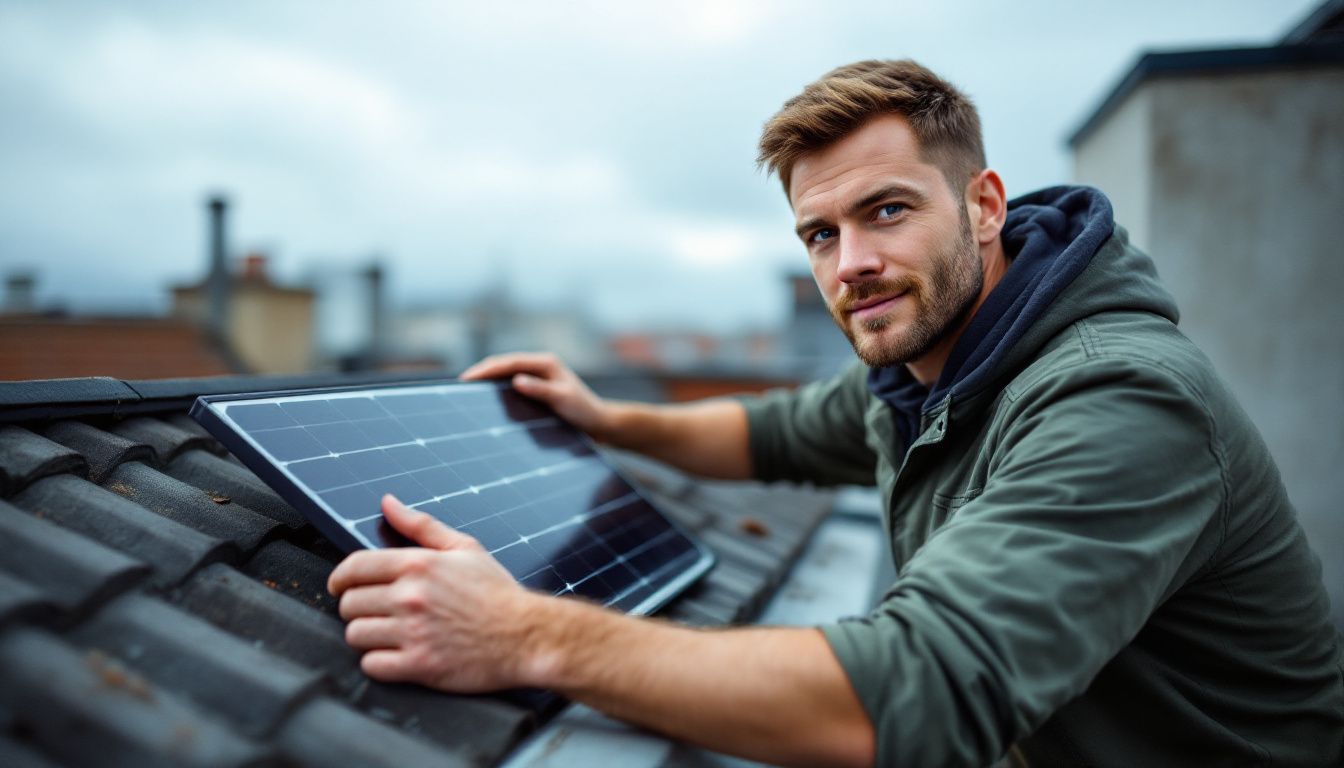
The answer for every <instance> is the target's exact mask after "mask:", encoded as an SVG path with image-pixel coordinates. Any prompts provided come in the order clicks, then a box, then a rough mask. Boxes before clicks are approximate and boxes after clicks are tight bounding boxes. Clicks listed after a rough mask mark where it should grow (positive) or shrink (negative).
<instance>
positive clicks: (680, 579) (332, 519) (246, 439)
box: [190, 380, 715, 614]
mask: <svg viewBox="0 0 1344 768" xmlns="http://www.w3.org/2000/svg"><path fill="white" fill-rule="evenodd" d="M480 390H492V391H495V392H496V393H497V395H499V397H500V398H501V399H502V400H503V399H506V398H508V397H512V398H514V399H515V402H525V403H527V404H528V407H529V409H530V410H531V411H532V412H533V413H537V414H541V417H540V418H539V419H530V420H527V421H521V422H520V421H515V420H512V419H510V418H508V417H506V418H505V419H504V420H502V421H501V423H500V424H495V425H491V426H486V427H481V428H480V429H477V430H475V431H473V432H470V433H466V432H459V433H448V434H445V435H442V436H440V437H439V438H431V439H437V440H444V439H449V438H462V437H466V436H470V435H475V434H478V433H481V432H486V433H490V434H491V435H493V436H498V435H499V434H502V432H500V430H505V429H513V428H514V427H515V426H522V428H523V429H527V428H528V427H527V426H524V425H529V424H530V425H532V426H534V427H535V426H538V422H539V421H540V419H546V420H547V421H548V423H547V424H545V425H544V426H545V427H547V428H555V429H559V430H561V431H562V432H563V434H564V435H565V436H566V437H568V438H571V439H572V440H573V441H574V442H576V443H579V444H580V445H582V446H583V448H584V450H585V451H586V452H587V453H585V454H584V456H591V458H592V460H593V461H594V462H597V463H598V464H599V465H600V466H601V467H602V468H603V469H604V470H605V471H606V472H607V473H608V474H609V477H610V478H611V479H614V480H615V481H616V482H617V483H619V484H620V486H622V487H623V490H624V491H625V492H624V493H622V494H621V495H620V496H619V497H618V498H615V499H613V500H611V501H608V502H606V503H605V504H603V505H599V507H598V509H601V508H602V507H603V506H609V505H610V504H612V503H614V502H616V501H621V500H628V501H627V503H624V504H621V505H620V506H619V507H613V509H619V508H622V507H625V506H628V505H631V504H636V505H637V504H642V505H643V506H644V507H646V508H647V510H648V513H649V514H652V515H654V516H656V517H655V518H654V519H656V520H657V521H658V522H660V523H661V524H663V525H665V526H666V527H667V528H669V529H670V530H671V531H673V532H675V533H676V534H677V536H679V537H680V538H681V539H684V540H685V542H686V544H687V545H688V547H687V549H686V554H682V555H679V556H678V557H676V558H674V559H672V560H670V561H669V563H668V564H667V565H668V566H671V565H672V564H674V563H678V562H684V563H685V564H684V565H681V566H679V567H677V568H670V567H664V568H663V569H661V570H655V571H654V572H653V574H652V576H651V578H650V576H648V575H645V574H643V573H642V572H640V571H637V570H635V568H633V567H632V566H631V567H629V570H631V571H634V572H635V573H637V574H638V575H639V576H640V581H639V582H638V583H636V584H634V585H632V586H628V587H626V588H623V589H622V590H621V591H620V592H618V593H617V594H615V595H612V596H611V598H610V599H602V600H599V602H602V603H604V604H605V605H608V606H609V607H612V608H616V609H620V610H623V611H625V612H627V613H631V614H647V613H652V612H653V611H655V610H657V609H658V608H659V607H661V606H662V605H664V604H665V603H667V601H669V600H671V599H672V598H673V597H675V596H676V595H677V594H679V593H680V592H681V591H683V590H684V589H686V588H687V587H689V586H690V585H691V584H692V583H694V582H695V580H696V579H698V578H700V577H701V576H702V575H704V574H705V573H706V572H707V571H708V570H709V569H710V568H711V567H713V565H714V560H715V558H714V554H713V553H712V552H710V551H709V550H708V549H706V548H705V547H704V545H703V544H701V543H700V542H698V541H697V540H696V539H695V538H693V537H692V536H690V535H689V534H687V533H686V532H685V531H683V530H682V529H681V527H680V526H678V525H677V523H676V522H675V521H673V520H671V519H669V518H668V517H667V516H666V515H664V514H663V513H662V512H661V511H659V510H658V509H657V507H655V506H654V505H653V504H652V503H651V502H650V501H649V500H648V499H647V498H646V497H645V496H644V495H643V494H642V493H640V491H639V489H638V487H636V486H635V485H634V484H633V483H631V482H630V481H629V480H628V479H627V478H625V477H624V476H623V475H622V474H621V473H620V472H618V471H617V470H616V469H615V468H614V467H612V466H611V464H610V463H609V462H608V461H607V460H606V458H605V457H603V456H602V454H601V453H599V452H597V451H596V450H595V447H594V445H593V442H592V440H591V439H590V438H589V437H588V436H587V435H585V434H584V433H583V432H581V431H579V430H577V429H575V428H574V427H573V426H571V425H570V424H568V423H567V422H565V421H564V420H563V419H561V418H560V417H559V416H558V415H556V414H555V412H554V411H552V410H551V409H549V408H548V407H546V406H545V405H544V404H542V403H539V402H538V401H535V400H531V399H530V398H527V397H525V396H523V395H521V394H518V393H517V392H516V391H515V390H513V388H512V387H511V386H509V385H508V384H507V383H501V382H461V381H458V380H445V381H439V382H416V383H413V384H405V383H403V384H395V383H393V384H380V385H363V386H350V387H329V388H320V389H299V390H283V391H273V392H253V393H241V394H230V395H206V396H201V397H198V398H197V399H196V402H195V403H194V404H193V405H192V407H191V412H190V413H191V416H192V418H194V419H195V420H196V421H197V422H198V423H200V424H201V425H202V426H203V427H205V429H206V430H207V431H209V432H210V434H212V435H213V436H214V437H215V438H216V439H218V440H219V441H220V442H221V443H223V444H224V446H225V447H226V448H228V449H229V450H230V451H231V452H232V453H233V455H234V456H236V457H237V458H238V459H239V460H240V461H242V463H243V464H244V465H245V466H247V467H248V468H249V469H250V470H252V472H253V473H254V474H256V475H257V476H258V477H260V478H261V479H262V480H263V481H264V482H265V483H266V484H267V485H269V486H270V487H271V488H272V489H274V490H275V491H276V492H277V493H279V494H280V496H281V497H283V498H284V499H285V500H286V501H288V502H289V503H290V504H291V505H292V506H294V508H295V509H297V510H299V511H300V512H301V513H302V514H303V515H304V517H306V518H307V519H308V520H309V521H310V522H311V523H312V524H313V525H314V526H315V527H316V528H317V529H318V530H319V531H320V532H321V533H322V534H323V535H325V536H326V537H327V538H328V539H330V540H331V541H332V542H333V543H335V544H336V545H337V546H338V547H340V548H341V549H343V550H345V551H347V552H350V551H354V550H356V549H361V548H370V547H382V546H395V545H396V542H395V540H396V539H398V538H400V537H398V536H396V534H395V532H390V531H389V529H388V526H387V524H386V523H381V524H380V528H381V530H380V532H379V537H380V538H381V539H382V540H381V541H374V540H373V539H372V538H370V536H369V535H368V534H367V533H366V532H364V531H362V530H360V529H359V528H357V526H359V525H361V524H366V523H369V522H370V521H371V520H377V519H379V518H381V512H379V511H378V508H377V504H376V503H375V504H373V505H372V513H371V515H370V517H369V518H363V519H360V520H350V519H348V518H346V516H344V515H342V514H340V513H338V512H336V511H335V510H334V509H332V508H331V506H330V505H329V504H328V503H327V502H326V501H324V500H323V499H322V497H321V495H320V492H319V491H317V490H315V489H314V488H313V487H312V486H310V485H309V484H308V483H306V482H304V481H303V480H302V479H300V478H299V477H297V476H296V475H295V474H294V473H293V472H292V471H291V470H290V469H289V468H288V466H287V464H288V463H300V462H301V461H302V460H300V459H293V460H291V461H286V460H285V459H281V458H278V457H276V456H275V455H274V453H272V451H270V450H268V449H266V448H265V447H263V446H262V445H261V444H260V443H258V442H257V440H256V439H255V438H254V437H253V436H252V435H251V434H250V433H249V432H248V430H247V428H246V427H245V426H243V425H240V424H239V423H238V422H237V421H236V420H235V419H234V418H233V417H232V416H230V415H229V410H230V408H232V407H235V406H239V405H251V404H269V403H275V404H277V405H278V404H279V403H281V402H290V403H292V402H302V401H322V402H327V401H330V400H351V399H354V398H357V397H366V396H367V397H372V396H374V395H377V394H380V393H381V394H383V395H388V394H389V393H391V392H393V391H404V392H405V393H406V394H415V393H423V394H430V393H440V394H443V393H447V392H457V393H461V392H465V391H480ZM505 393H507V394H505ZM506 407H507V406H506ZM239 415H240V416H241V414H239ZM352 420H353V419H350V420H347V421H346V422H345V423H346V424H347V428H348V425H349V423H350V421H352ZM333 423H340V422H333ZM296 424H297V422H296ZM310 426H312V425H310ZM413 442H415V443H418V444H419V445H421V446H423V445H424V444H425V442H426V440H425V439H424V438H417V439H415V440H414V441H413ZM377 447H383V446H377ZM328 450H329V449H328ZM326 455H329V456H332V457H338V456H339V455H340V454H337V453H334V452H333V453H329V454H326ZM322 457H323V455H317V456H311V457H308V460H312V459H316V458H322ZM539 471H541V472H542V473H543V474H544V473H545V470H544V469H541V470H539ZM403 474H409V472H405V473H403ZM467 490H469V491H471V492H473V493H474V492H476V488H475V487H474V486H473V487H469V488H468V489H463V491H460V493H462V492H465V491H467ZM454 495H456V494H454ZM443 498H447V497H444V496H436V497H435V498H434V499H427V500H425V501H426V502H429V501H434V502H439V501H440V500H442V499H443ZM403 501H405V500H403ZM429 511H430V512H431V514H433V513H434V512H433V510H429ZM435 516H436V517H440V515H437V514H436V515H435ZM496 517H497V515H496ZM560 521H561V522H570V521H571V519H570V518H561V520H560ZM552 527H555V526H552ZM627 527H628V526H627ZM547 530H550V528H547V529H544V530H542V531H538V532H536V533H534V534H531V536H532V537H533V538H536V537H537V536H540V535H542V534H544V533H545V532H546V531H547ZM621 530H622V531H625V530H626V528H622V529H621ZM520 535H522V536H523V537H524V538H522V539H521V542H522V543H527V542H529V541H530V539H529V538H527V536H528V534H520ZM625 535H630V534H629V532H627V533H626V534H625ZM661 535H666V534H661ZM478 538H479V537H478ZM602 541H603V542H606V539H602ZM402 543H404V541H403V542H402ZM483 543H484V542H483ZM487 549H489V547H488V546H487ZM650 549H651V547H650ZM632 551H633V550H632ZM613 552H614V550H613ZM616 554H617V559H616V560H615V561H613V562H612V563H611V564H608V565H607V566H605V567H604V568H603V569H602V570H601V571H599V572H598V573H599V574H600V573H605V572H606V571H607V570H609V569H610V568H611V567H612V566H614V565H615V564H617V563H620V564H622V565H624V564H625V563H626V562H629V561H628V560H627V558H626V557H625V555H624V554H621V553H616ZM689 554H694V559H691V558H690V557H689ZM545 562H546V566H549V567H553V566H556V565H558V564H559V563H558V562H557V561H552V560H546V561H545ZM506 567H508V565H507V564H506ZM540 570H541V569H539V570H538V571H537V573H540ZM664 571H666V572H664ZM510 572H511V573H512V572H513V570H512V569H510ZM551 573H552V574H557V573H558V571H557V570H552V571H551ZM527 575H528V574H517V573H515V574H514V576H515V578H520V580H523V581H524V583H527V582H526V581H525V580H524V579H522V578H521V577H524V576H527ZM592 575H593V574H589V576H585V577H584V578H583V579H579V580H577V582H576V583H574V584H571V583H569V579H568V578H565V585H564V587H559V588H556V587H555V585H554V584H551V585H547V584H528V586H532V587H534V588H539V589H543V591H546V590H549V591H551V592H553V593H556V594H568V593H570V592H574V593H577V594H583V595H585V596H586V597H590V598H596V597H598V595H594V594H591V593H592V592H593V589H592V588H591V587H590V589H588V590H580V589H575V588H574V587H576V586H582V585H583V584H584V583H589V582H591V581H593V579H592V578H591V576H592ZM601 581H602V582H603V583H605V580H601ZM585 593H588V594H585Z"/></svg>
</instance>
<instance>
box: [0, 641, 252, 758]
mask: <svg viewBox="0 0 1344 768" xmlns="http://www.w3.org/2000/svg"><path fill="white" fill-rule="evenodd" d="M0 677H2V678H3V679H4V680H5V685H3V686H0V710H3V711H5V712H6V713H7V714H8V718H9V720H10V729H9V730H10V732H11V733H15V732H18V733H23V734H24V735H25V740H26V741H28V742H29V743H31V744H33V745H34V746H35V747H37V748H38V749H40V750H41V751H42V752H43V753H44V754H45V755H49V756H51V757H53V758H55V759H56V760H57V761H59V762H62V763H66V764H69V765H100V766H101V765H105V766H128V768H129V767H130V766H164V768H169V767H170V766H193V767H195V766H199V767H200V768H232V767H233V766H251V765H258V764H264V762H265V761H266V758H267V750H266V749H264V748H263V747H262V746H260V745H258V744H256V743H255V742H252V741H250V740H248V739H245V738H243V737H242V736H240V735H238V734H236V733H233V732H232V731H230V730H229V729H228V728H226V727H225V726H224V725H223V724H222V723H220V722H219V721H217V720H215V719H213V718H211V717H210V716H208V715H207V714H205V713H202V712H201V711H200V710H199V709H197V708H196V707H195V706H193V705H192V704H191V703H190V702H188V701H186V700H184V699H182V698H181V697H179V696H177V695H176V694H174V693H173V692H170V691H166V690H162V689H161V688H160V687H158V686H156V685H154V684H153V683H151V682H149V681H148V680H146V679H145V678H143V677H141V676H140V675H138V674H136V673H135V672H133V671H132V670H130V669H128V668H127V667H126V666H125V665H123V664H121V663H120V662H118V661H116V660H115V659H112V658H110V657H108V656H106V655H105V654H102V653H99V652H96V651H84V650H81V649H79V648H77V647H75V646H73V645H71V644H70V643H68V642H66V641H65V640H64V639H62V638H60V637H58V636H56V635H53V634H50V633H48V632H44V631H42V630H37V629H11V630H10V631H8V632H6V633H4V634H3V635H0Z"/></svg>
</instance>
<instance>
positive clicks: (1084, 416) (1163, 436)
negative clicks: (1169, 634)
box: [822, 360, 1227, 766]
mask: <svg viewBox="0 0 1344 768" xmlns="http://www.w3.org/2000/svg"><path fill="white" fill-rule="evenodd" d="M1004 407H1007V408H1010V409H1012V410H1011V412H1010V413H1009V414H1007V415H1008V416H1009V418H1008V419H1006V420H1003V421H1001V422H1000V423H1003V424H1006V425H1007V426H1006V427H1005V428H1004V429H1003V430H1002V432H1001V433H999V434H993V433H992V432H991V434H990V436H989V438H988V443H989V444H988V445H987V448H986V449H987V450H992V451H994V453H995V457H994V458H993V459H992V460H991V466H990V469H989V474H988V477H987V479H986V481H985V483H984V488H983V491H982V492H981V493H980V494H979V495H978V496H976V497H975V498H974V499H972V500H970V501H968V502H965V503H964V506H961V507H960V508H959V509H953V510H950V518H949V520H948V522H947V523H946V524H945V525H944V526H943V527H942V528H941V529H939V530H938V531H937V532H936V533H934V534H933V536H932V537H931V538H930V539H929V540H928V541H927V542H926V543H925V544H924V546H923V547H922V548H921V549H920V550H919V551H918V552H916V553H915V555H914V556H913V557H911V558H910V560H909V561H908V562H907V564H906V567H905V568H904V569H903V571H902V573H901V574H900V575H899V576H898V578H897V581H896V583H895V584H894V585H893V586H892V588H891V589H890V590H889V591H888V593H887V595H886V597H885V598H884V600H883V602H882V603H881V604H880V605H879V606H878V607H877V608H876V609H875V610H874V611H873V612H872V613H871V614H870V615H869V616H867V617H865V618H861V619H853V620H848V621H842V622H840V623H838V624H834V625H831V626H827V627H823V628H822V629H823V631H824V632H825V634H826V637H827V640H828V641H829V642H830V644H831V647H832V649H833V651H834V652H835V654H836V657H837V658H838V659H839V661H840V663H841V665H842V666H843V667H844V669H845V671H846V673H847V674H848V676H849V678H850V680H851V682H852V684H853V685H854V688H855V691H856V692H857V693H858V696H859V698H860V700H861V701H862V703H863V706H864V707H865V709H866V710H867V712H868V714H869V717H870V718H871V719H872V721H873V724H874V728H875V729H876V732H877V755H878V759H877V764H878V765H968V766H969V765H986V764H989V763H992V762H993V761H994V760H996V759H998V758H999V757H1000V756H1001V755H1002V754H1003V753H1004V752H1005V751H1006V750H1007V748H1008V747H1009V746H1010V745H1011V744H1012V743H1013V742H1014V741H1015V740H1017V739H1019V738H1022V737H1024V736H1027V735H1029V734H1030V733H1032V732H1033V731H1034V730H1035V729H1036V728H1037V727H1038V726H1039V725H1041V724H1042V723H1043V722H1044V721H1045V720H1046V719H1047V718H1048V717H1049V716H1050V714H1051V713H1052V712H1054V711H1055V710H1056V709H1058V708H1059V707H1060V706H1062V705H1063V704H1065V703H1067V702H1068V701H1069V700H1071V699H1073V698H1075V697H1076V696H1078V695H1079V694H1081V693H1083V692H1084V691H1085V690H1086V688H1087V687H1088V685H1089V684H1090V682H1091V681H1092V679H1093V678H1094V677H1095V676H1096V675H1097V673H1098V672H1099V671H1100V670H1101V669H1102V667H1103V666H1104V665H1105V664H1106V663H1107V662H1108V661H1109V660H1110V659H1111V658H1112V657H1114V656H1115V654H1117V653H1118V652H1119V651H1120V650H1121V649H1122V648H1124V646H1125V645H1127V644H1128V643H1129V642H1130V641H1131V640H1132V639H1133V638H1134V636H1135V635H1136V634H1137V633H1138V631H1139V629H1140V628H1141V627H1142V626H1143V624H1144V623H1145V621H1146V620H1147V618H1148V617H1149V615H1150V614H1151V613H1152V612H1153V611H1154V610H1155V608H1156V606H1158V605H1160V604H1161V602H1162V601H1163V600H1164V599H1165V598H1166V596H1168V595H1169V593H1170V591H1172V590H1174V589H1175V587H1176V586H1177V585H1178V584H1179V582H1180V581H1181V580H1182V579H1185V578H1189V575H1190V573H1191V570H1192V569H1193V568H1195V567H1196V564H1197V563H1198V562H1200V561H1202V560H1203V559H1206V558H1207V557H1208V556H1209V554H1210V552H1209V550H1210V549H1211V548H1212V547H1214V546H1216V543H1217V531H1218V530H1219V523H1218V521H1220V520H1223V519H1225V516H1226V510H1225V509H1224V505H1225V503H1226V498H1227V495H1226V493H1225V490H1224V471H1223V468H1222V462H1221V458H1220V457H1221V454H1220V452H1219V448H1218V445H1217V444H1216V435H1215V432H1214V430H1213V427H1212V423H1211V419H1210V417H1209V415H1208V412H1207V409H1206V408H1205V407H1204V406H1203V403H1202V401H1201V400H1200V398H1199V396H1198V395H1197V393H1194V392H1192V391H1191V389H1190V387H1188V386H1187V385H1186V384H1185V383H1184V382H1183V381H1182V380H1180V379H1179V377H1177V376H1176V375H1175V374H1172V373H1169V372H1167V371H1166V370H1164V369H1161V368H1158V367H1156V366H1150V365H1147V364H1144V363H1136V362H1132V361H1120V360H1112V361H1105V362H1103V363H1102V364H1100V365H1098V364H1096V362H1095V361H1094V362H1093V363H1091V364H1089V365H1088V367H1087V369H1086V373H1081V372H1079V371H1078V370H1075V371H1064V372H1058V373H1052V374H1050V375H1049V377H1048V378H1047V379H1046V380H1044V381H1041V382H1038V383H1037V384H1035V385H1032V386H1030V387H1028V388H1027V389H1026V391H1025V392H1023V393H1021V394H1020V395H1019V396H1018V397H1017V399H1016V400H1012V401H1011V402H1009V403H1008V404H1006V405H1005V406H1004Z"/></svg>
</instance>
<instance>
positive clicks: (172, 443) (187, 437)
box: [112, 416, 224, 464]
mask: <svg viewBox="0 0 1344 768" xmlns="http://www.w3.org/2000/svg"><path fill="white" fill-rule="evenodd" d="M112 431H113V432H115V433H117V434H118V435H121V436H122V437H124V438H126V439H128V440H133V441H135V442H137V443H144V444H145V445H148V446H149V447H151V448H153V449H154V452H155V453H157V454H158V457H159V463H160V464H167V463H168V462H170V461H172V460H173V459H175V458H177V456H178V454H180V453H182V452H183V451H189V450H193V449H200V450H206V451H212V452H214V453H223V452H224V449H223V447H222V446H220V444H219V443H218V442H216V441H215V439H214V438H212V437H210V436H209V435H208V434H206V435H202V434H200V433H199V432H194V431H192V432H188V431H187V430H184V429H181V428H180V427H178V426H177V425H175V424H169V423H168V422H166V421H164V420H162V419H153V418H150V417H148V416H136V417H134V418H130V419H126V420H125V421H120V422H117V423H116V424H115V425H114V426H113V427H112Z"/></svg>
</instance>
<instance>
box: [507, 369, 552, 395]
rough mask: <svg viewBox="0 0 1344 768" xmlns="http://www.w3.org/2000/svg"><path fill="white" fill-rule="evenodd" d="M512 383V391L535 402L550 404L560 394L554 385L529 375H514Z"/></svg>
mask: <svg viewBox="0 0 1344 768" xmlns="http://www.w3.org/2000/svg"><path fill="white" fill-rule="evenodd" d="M512 383H513V388H514V389H516V390H518V391H519V392H521V393H523V394H524V395H527V396H528V397H531V398H534V399H536V400H544V401H547V402H550V401H551V400H554V399H555V398H556V396H557V395H559V394H560V393H559V392H558V391H557V385H556V384H555V383H553V382H551V381H547V380H546V379H542V378H538V377H536V376H533V375H532V374H529V373H516V374H514V376H513V381H512Z"/></svg>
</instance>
